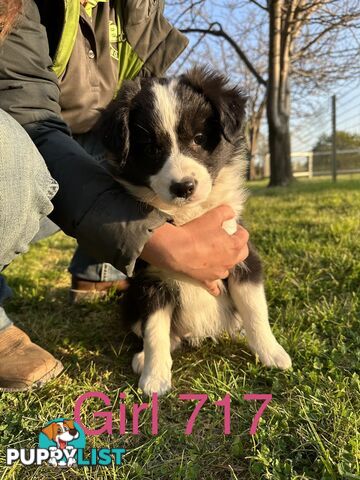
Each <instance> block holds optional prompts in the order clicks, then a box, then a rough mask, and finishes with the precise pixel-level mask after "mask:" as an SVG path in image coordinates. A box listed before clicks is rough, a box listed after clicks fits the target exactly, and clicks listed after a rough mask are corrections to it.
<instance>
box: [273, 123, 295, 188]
mask: <svg viewBox="0 0 360 480" xmlns="http://www.w3.org/2000/svg"><path fill="white" fill-rule="evenodd" d="M269 152H270V183H269V187H275V186H286V185H289V183H290V182H291V180H292V170H291V155H290V154H291V148H290V129H289V118H288V117H284V118H282V121H281V123H280V125H276V126H275V125H273V124H272V123H271V122H270V121H269Z"/></svg>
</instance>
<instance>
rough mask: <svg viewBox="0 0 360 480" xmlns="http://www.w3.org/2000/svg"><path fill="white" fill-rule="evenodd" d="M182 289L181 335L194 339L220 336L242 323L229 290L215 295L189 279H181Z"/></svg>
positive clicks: (180, 290)
mask: <svg viewBox="0 0 360 480" xmlns="http://www.w3.org/2000/svg"><path fill="white" fill-rule="evenodd" d="M178 288H179V292H180V302H181V310H180V313H179V315H180V318H179V326H180V330H181V332H180V336H184V337H189V339H190V341H193V342H194V343H197V342H199V341H200V340H202V339H204V338H206V337H212V338H217V337H218V336H219V335H220V334H221V333H223V332H224V331H227V332H229V333H232V332H233V331H234V330H238V329H239V328H240V326H241V321H240V319H239V317H238V315H236V312H235V310H234V307H233V305H232V302H231V300H230V298H229V296H228V295H227V294H226V293H223V294H222V295H220V296H219V297H214V296H213V295H211V294H210V293H208V292H207V291H206V290H205V289H204V288H202V287H200V286H196V285H194V284H191V283H187V282H178Z"/></svg>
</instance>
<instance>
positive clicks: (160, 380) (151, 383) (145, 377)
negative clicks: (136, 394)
mask: <svg viewBox="0 0 360 480" xmlns="http://www.w3.org/2000/svg"><path fill="white" fill-rule="evenodd" d="M139 387H140V388H141V390H142V391H143V392H144V393H145V394H146V395H151V394H152V393H157V394H158V395H164V393H166V392H168V391H169V390H170V389H171V373H170V372H169V373H168V374H166V375H156V374H155V373H150V374H146V373H142V375H141V377H140V380H139Z"/></svg>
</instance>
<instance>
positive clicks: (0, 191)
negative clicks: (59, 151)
mask: <svg viewBox="0 0 360 480" xmlns="http://www.w3.org/2000/svg"><path fill="white" fill-rule="evenodd" d="M0 144H1V150H0V246H1V247H0V265H1V264H2V265H6V264H8V263H10V262H11V261H12V260H13V258H14V257H15V256H16V255H17V254H18V253H23V252H25V251H26V250H27V249H28V245H29V243H30V241H31V240H32V238H33V237H34V236H35V235H36V233H37V231H38V230H39V222H40V219H41V218H42V217H44V216H47V215H48V214H49V213H50V212H51V210H52V204H51V201H50V199H51V198H52V196H53V195H54V194H55V193H56V191H57V184H56V182H55V181H54V180H53V179H52V178H51V176H50V174H49V172H48V170H47V167H46V165H45V162H44V160H43V158H42V157H41V155H40V154H39V152H38V150H37V148H36V147H35V145H34V144H33V143H32V141H31V139H30V137H29V136H28V135H27V133H26V132H25V130H23V128H22V127H21V126H20V125H19V124H18V123H17V122H16V121H15V120H14V119H13V118H11V117H10V116H9V115H7V114H6V113H5V112H3V111H1V110H0Z"/></svg>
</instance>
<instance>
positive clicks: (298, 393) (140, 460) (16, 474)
mask: <svg viewBox="0 0 360 480" xmlns="http://www.w3.org/2000/svg"><path fill="white" fill-rule="evenodd" d="M250 189H251V192H252V195H251V197H250V199H249V201H248V205H247V208H246V212H245V219H246V222H247V225H248V227H249V229H250V232H251V237H252V239H253V241H254V243H255V244H256V245H257V247H258V250H259V251H260V253H261V255H262V258H263V260H264V264H265V270H266V290H267V297H268V302H269V308H270V318H271V323H272V325H273V330H274V332H275V335H276V337H277V338H278V339H279V341H280V343H281V344H282V345H283V346H284V347H285V348H286V350H287V351H288V352H289V353H290V355H291V357H292V359H293V369H292V370H291V371H289V372H281V371H277V370H268V369H266V368H264V367H262V366H261V365H260V364H259V363H257V362H256V359H255V358H254V357H253V355H252V354H251V353H250V352H249V349H248V347H247V345H246V341H245V340H244V339H243V338H241V337H239V338H238V339H235V340H230V339H229V338H223V339H221V341H219V342H218V343H217V344H215V343H212V342H211V341H210V340H209V341H206V342H205V343H203V344H202V345H201V346H200V348H196V349H195V348H190V347H184V348H183V349H182V350H180V351H178V352H176V354H175V355H174V365H173V391H172V392H171V393H170V394H169V395H167V396H165V397H164V398H160V400H159V433H158V435H152V434H151V412H150V411H144V412H142V413H141V417H140V418H141V422H140V434H139V435H135V434H133V433H132V432H131V422H129V423H128V431H127V433H126V434H125V435H120V434H119V404H120V399H119V394H120V393H121V392H125V393H126V394H127V398H126V404H127V407H128V415H129V417H130V413H131V407H132V405H133V404H134V403H139V402H141V401H142V398H141V395H140V392H138V391H137V389H136V384H137V383H136V382H137V376H136V375H134V374H133V373H132V371H131V367H130V363H131V358H132V355H133V353H134V352H135V351H138V350H139V347H140V344H139V342H138V341H137V340H136V339H135V338H134V337H133V336H132V335H127V336H124V334H123V331H122V327H121V319H120V318H119V315H118V306H117V303H116V299H115V297H114V296H112V297H111V296H110V297H109V298H107V299H106V300H104V301H101V302H100V301H99V302H92V303H87V304H83V305H76V306H71V305H69V304H68V301H67V290H68V287H69V276H68V274H67V271H66V268H67V265H68V263H69V259H70V258H71V255H72V251H73V247H74V241H73V240H72V239H69V238H66V237H65V236H64V235H62V234H57V235H55V236H53V237H52V238H49V239H47V240H44V241H42V242H40V243H38V244H36V245H34V246H33V247H32V248H31V250H30V252H29V253H28V254H27V255H24V256H22V257H21V258H17V259H16V261H15V262H13V264H12V265H11V266H10V267H9V268H8V269H7V270H6V276H7V278H8V281H9V283H10V285H11V286H12V287H13V289H14V291H15V292H16V295H15V296H14V298H13V299H12V300H11V302H9V304H8V306H7V311H8V314H9V316H11V318H12V319H13V320H14V321H15V322H16V324H17V325H18V326H19V327H20V328H23V329H24V330H25V331H26V332H28V333H29V334H30V335H31V337H32V339H33V340H34V341H36V342H37V343H39V344H40V345H42V346H43V347H45V348H46V349H48V350H49V351H51V352H52V353H53V354H54V355H56V356H57V357H59V358H60V359H62V361H63V363H64V365H65V372H64V373H63V374H62V375H61V377H60V378H59V379H57V380H54V381H52V382H51V383H50V384H48V385H47V386H45V387H44V388H43V389H41V390H39V391H36V392H33V393H22V394H2V396H1V402H0V480H5V479H16V480H23V479H24V480H25V479H42V480H48V479H65V478H66V479H78V478H84V479H89V480H90V479H99V480H102V479H117V478H119V479H141V480H148V479H164V480H168V479H171V480H173V479H174V480H183V479H185V480H195V479H203V480H212V479H214V480H223V479H229V480H259V479H274V480H288V479H289V480H290V479H291V480H295V479H303V480H310V479H311V480H328V479H329V480H330V479H331V480H335V479H358V480H359V479H360V433H359V432H360V392H359V383H360V382H359V366H360V295H359V292H360V180H359V179H357V178H353V179H351V178H349V179H339V180H338V182H337V184H336V185H333V184H332V183H331V182H330V181H329V180H323V179H320V180H318V179H314V180H312V181H298V182H297V183H296V184H295V185H294V186H293V187H291V188H286V189H271V190H270V189H266V188H264V187H263V185H262V184H256V185H255V186H251V187H250ZM94 390H97V391H101V392H104V393H106V394H107V395H108V396H109V398H110V400H111V407H107V408H106V411H108V410H109V408H110V409H111V410H112V411H113V417H114V432H113V435H112V436H109V435H107V434H103V435H100V436H98V437H88V439H87V442H88V443H87V444H88V446H90V447H124V448H125V449H126V450H127V453H126V455H125V456H124V459H123V464H122V466H120V467H92V468H91V467H85V468H81V469H80V468H79V469H69V470H62V469H61V468H52V467H50V466H48V465H44V466H41V467H30V466H28V467H26V466H22V465H20V464H18V463H17V464H15V465H13V466H12V467H7V466H6V464H5V450H6V448H7V447H24V448H29V447H34V446H36V443H37V435H38V432H39V431H40V429H41V428H42V427H43V426H44V424H45V423H46V422H47V421H49V420H51V419H53V418H57V417H63V416H64V417H69V418H73V408H74V402H75V400H76V399H77V398H78V397H79V395H81V394H82V393H85V392H88V391H94ZM191 392H196V393H206V394H207V395H208V397H209V400H208V401H207V402H206V403H205V405H204V406H203V408H202V409H201V411H200V413H199V415H198V417H197V419H196V422H195V425H194V429H193V433H192V435H188V436H187V435H185V434H184V430H185V426H186V422H187V419H188V418H189V415H190V414H191V411H192V409H193V405H192V404H191V402H186V401H181V400H179V398H178V395H179V394H180V393H191ZM226 393H229V394H230V395H231V433H230V434H229V435H224V434H223V423H224V419H223V409H222V408H220V407H215V406H214V404H213V402H214V401H217V400H219V399H221V398H223V397H224V396H225V394H226ZM249 393H259V394H269V393H271V394H272V395H273V398H272V401H271V402H270V404H269V406H268V407H267V408H266V410H265V412H264V414H263V416H262V418H261V420H260V423H259V426H258V429H257V433H256V434H255V435H254V436H250V434H249V429H250V425H251V422H252V418H253V416H254V414H255V413H256V411H257V409H258V408H259V406H260V404H261V403H260V402H256V403H255V402H253V401H245V400H244V399H243V395H244V394H249ZM100 409H105V407H104V405H103V403H102V402H101V401H99V400H93V401H88V402H87V403H85V404H84V406H83V409H82V418H83V422H84V424H85V425H87V426H88V427H92V428H94V427H95V426H100V425H101V424H102V423H103V419H99V418H98V419H95V420H94V419H93V417H92V414H93V412H96V411H98V410H100Z"/></svg>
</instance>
